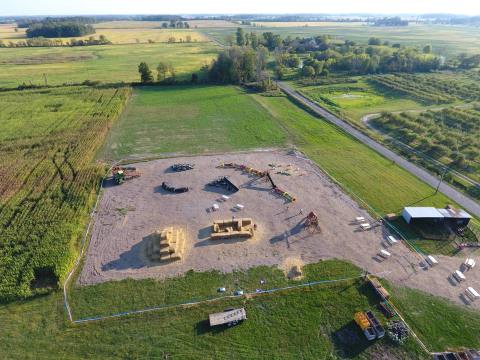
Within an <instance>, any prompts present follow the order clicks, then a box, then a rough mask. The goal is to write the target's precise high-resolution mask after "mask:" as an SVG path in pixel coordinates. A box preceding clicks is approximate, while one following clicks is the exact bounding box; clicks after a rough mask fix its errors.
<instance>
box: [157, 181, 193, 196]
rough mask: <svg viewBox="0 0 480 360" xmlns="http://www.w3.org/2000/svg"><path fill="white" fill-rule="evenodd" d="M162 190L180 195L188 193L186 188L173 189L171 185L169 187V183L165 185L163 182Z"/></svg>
mask: <svg viewBox="0 0 480 360" xmlns="http://www.w3.org/2000/svg"><path fill="white" fill-rule="evenodd" d="M162 189H163V190H165V191H169V192H171V193H174V194H181V193H184V192H187V191H188V187H186V186H180V187H175V186H173V185H170V184H169V183H166V182H165V181H164V182H162Z"/></svg>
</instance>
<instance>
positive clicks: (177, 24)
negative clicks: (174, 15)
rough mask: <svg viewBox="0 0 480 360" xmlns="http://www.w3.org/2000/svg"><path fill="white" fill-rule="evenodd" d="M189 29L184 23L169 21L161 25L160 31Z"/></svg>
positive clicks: (188, 25) (186, 23) (187, 24)
mask: <svg viewBox="0 0 480 360" xmlns="http://www.w3.org/2000/svg"><path fill="white" fill-rule="evenodd" d="M169 28H170V29H190V24H189V23H188V22H186V21H177V20H170V22H164V23H162V29H169Z"/></svg>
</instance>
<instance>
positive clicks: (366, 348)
mask: <svg viewBox="0 0 480 360" xmlns="http://www.w3.org/2000/svg"><path fill="white" fill-rule="evenodd" d="M359 272H360V270H359V269H358V268H356V267H354V266H353V265H350V264H348V263H343V262H338V261H325V262H320V263H318V264H315V265H309V266H307V267H306V268H305V274H306V276H307V279H309V278H312V279H335V278H341V277H343V276H346V277H349V276H358V274H359ZM261 278H264V279H265V280H266V283H265V284H264V285H260V283H259V281H260V279H261ZM227 279H228V280H229V283H225V281H226V280H227ZM236 279H238V280H239V281H238V282H237V281H235V280H236ZM286 283H287V280H285V275H284V273H283V272H282V271H280V270H278V269H273V268H267V267H260V268H254V269H250V270H248V271H246V272H244V273H235V274H228V275H227V276H225V275H224V274H220V273H216V272H211V273H189V274H187V275H186V277H185V278H177V279H171V280H166V281H164V282H159V281H153V280H142V281H132V280H127V281H122V282H115V283H106V284H101V285H95V286H90V287H85V288H79V289H78V290H77V291H76V293H75V297H76V298H77V301H76V302H75V303H74V304H73V311H74V313H77V314H78V313H79V312H80V313H81V312H83V311H85V310H87V309H88V308H90V310H95V304H96V305H97V310H98V311H99V312H104V311H105V310H107V311H111V310H115V309H116V308H118V306H119V304H120V307H122V305H123V306H125V305H127V306H128V304H130V305H141V304H142V303H143V304H144V305H146V304H151V303H152V302H153V303H154V304H155V302H156V301H158V302H157V303H156V304H157V305H161V304H164V303H165V302H163V301H164V300H172V301H174V300H179V299H181V298H182V297H184V293H185V294H188V293H190V292H192V291H193V290H197V291H198V292H199V293H204V292H205V291H206V290H207V291H210V292H211V293H216V288H217V287H219V286H227V288H228V292H229V293H230V292H231V291H232V290H233V289H235V288H236V286H239V287H242V288H243V286H245V285H247V284H248V285H249V288H250V289H249V290H252V289H254V288H255V286H256V287H262V288H272V287H275V286H276V285H286ZM119 294H120V295H119ZM217 296H218V294H217ZM378 301H379V300H378V298H377V297H375V295H374V294H373V291H372V290H371V288H370V287H369V286H368V285H366V284H365V283H364V282H363V281H362V280H351V281H346V282H341V283H338V284H325V285H319V286H312V287H308V288H303V289H297V290H290V291H283V292H278V293H274V294H271V295H262V296H258V297H253V298H239V299H230V300H222V301H219V302H212V303H207V304H202V305H197V306H192V307H186V308H181V307H179V308H173V309H168V310H162V311H157V312H149V313H145V314H141V315H133V316H128V317H123V318H118V319H111V320H104V321H99V322H94V323H90V324H78V325H70V324H68V323H66V322H65V321H64V317H63V314H62V312H63V307H62V302H61V296H60V293H57V294H53V295H49V296H45V297H43V298H37V299H34V300H31V301H28V302H23V303H17V304H11V305H6V306H3V307H0V321H2V323H3V324H4V325H3V326H2V333H3V337H2V339H3V341H2V342H0V353H2V354H4V355H5V356H6V357H7V358H14V359H17V358H18V359H25V358H30V357H34V358H68V359H84V358H97V359H98V358H122V359H147V358H148V359H165V358H167V359H170V358H171V359H199V358H202V357H203V358H205V359H335V358H337V357H335V356H340V357H347V358H352V359H365V360H367V359H372V357H373V356H374V355H375V354H378V353H382V354H385V353H386V354H389V355H390V356H391V357H392V358H396V359H407V358H411V359H428V357H427V356H426V355H425V354H423V353H422V352H421V350H420V348H419V346H418V345H417V343H416V342H415V341H414V340H413V339H410V340H409V341H408V342H407V343H406V345H405V346H403V347H395V346H392V345H391V344H390V343H389V341H388V340H387V339H386V338H385V339H383V340H380V341H374V342H368V341H367V340H366V339H365V337H364V336H363V334H362V333H361V331H360V329H359V328H358V327H357V326H356V325H355V323H354V322H353V320H352V317H353V314H354V313H355V312H356V311H360V310H364V309H372V310H373V311H377V310H376V309H375V304H376V303H377V302H378ZM228 307H245V309H246V311H247V317H248V319H247V320H246V321H245V322H244V323H242V324H240V325H239V326H236V327H232V328H228V327H219V328H216V329H211V328H210V327H209V324H208V314H210V313H214V312H218V311H222V310H223V309H226V308H228ZM134 308H135V307H134ZM89 314H91V315H94V314H95V313H93V314H92V312H89ZM377 315H378V316H379V319H381V320H382V321H385V319H384V318H383V316H381V314H380V313H378V312H377ZM439 318H440V319H441V315H440V314H437V315H436V316H434V317H433V318H432V322H433V324H434V327H435V328H438V326H440V324H441V323H440V322H439ZM475 321H476V319H475ZM451 336H456V335H455V334H450V333H448V334H446V338H447V339H448V338H449V337H451ZM447 343H448V340H447ZM476 344H477V342H476V341H474V340H473V341H472V340H469V341H468V342H465V345H467V346H474V345H476Z"/></svg>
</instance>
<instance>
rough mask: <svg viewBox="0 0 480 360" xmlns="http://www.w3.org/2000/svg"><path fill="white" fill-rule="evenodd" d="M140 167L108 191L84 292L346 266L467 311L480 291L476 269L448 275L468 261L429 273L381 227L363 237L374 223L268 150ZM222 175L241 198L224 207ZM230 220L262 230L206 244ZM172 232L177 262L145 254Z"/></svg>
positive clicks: (444, 262)
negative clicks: (327, 262)
mask: <svg viewBox="0 0 480 360" xmlns="http://www.w3.org/2000/svg"><path fill="white" fill-rule="evenodd" d="M230 162H235V163H238V164H245V165H248V166H251V167H253V168H257V169H259V170H265V169H270V174H271V175H272V178H273V180H274V181H275V182H276V184H277V186H278V187H279V188H282V189H283V190H285V191H287V192H289V193H290V194H292V195H293V196H295V197H296V199H297V201H296V202H294V203H288V202H286V201H285V199H284V198H282V197H280V196H278V195H275V194H274V193H272V191H271V190H270V187H269V183H267V182H265V181H264V180H258V179H257V178H256V177H253V176H249V175H247V174H245V173H242V172H241V171H238V170H233V169H221V168H217V166H218V165H219V164H221V163H230ZM174 163H193V164H195V169H194V170H190V171H186V172H181V173H175V172H171V171H170V170H169V167H170V165H172V164H174ZM271 165H275V167H272V166H271ZM288 165H290V166H288ZM136 167H137V169H138V170H139V171H140V172H141V173H142V176H141V177H140V178H138V179H134V180H131V181H128V182H126V183H124V184H123V185H121V186H112V184H108V183H107V184H106V186H105V189H104V194H103V197H102V199H101V201H100V204H99V208H98V213H97V218H96V221H95V224H94V227H93V232H92V238H91V242H90V247H89V249H88V252H87V257H86V261H85V265H84V267H83V270H82V273H81V275H80V277H79V283H80V284H94V283H99V282H103V281H108V280H118V279H123V278H127V277H131V278H147V277H153V278H166V277H173V276H177V275H180V274H183V273H184V272H186V271H188V270H190V269H194V270H196V271H203V270H210V269H217V270H220V271H225V272H228V271H232V270H236V269H245V268H249V267H252V266H256V265H280V266H282V267H283V266H285V264H288V263H299V262H300V263H311V262H317V261H319V260H321V259H327V258H339V259H347V260H350V261H351V262H353V263H354V264H356V265H357V266H359V267H361V268H364V269H366V270H368V271H370V272H372V273H377V272H383V271H385V272H386V273H384V275H383V276H384V277H385V278H387V279H389V280H392V281H394V282H397V283H400V284H402V285H406V286H410V287H414V288H418V289H421V290H424V291H427V292H430V293H432V294H435V295H440V296H443V297H447V298H450V299H451V300H453V301H455V302H458V303H464V301H462V299H461V297H460V296H459V295H460V294H461V292H462V290H464V289H465V288H466V286H473V287H474V288H477V289H480V276H479V275H478V271H476V270H477V269H476V268H475V270H472V271H470V272H469V273H467V282H465V283H462V284H461V285H458V284H455V283H454V282H453V281H449V280H448V276H449V274H450V273H451V272H453V271H454V270H456V269H457V268H458V267H459V266H460V264H461V262H462V259H461V258H447V257H437V259H438V260H439V264H438V265H437V266H436V267H434V268H430V269H428V270H424V269H423V267H422V265H423V264H422V258H421V257H420V256H419V255H417V254H415V253H414V252H412V251H411V250H410V249H408V248H407V246H405V245H404V244H402V243H400V244H397V245H395V246H394V247H387V246H386V245H384V238H385V237H386V236H387V235H388V233H387V232H386V231H385V229H384V228H383V227H381V226H379V227H376V228H374V229H372V230H370V231H362V230H360V229H359V227H358V224H356V223H355V222H354V219H355V217H357V216H363V217H365V218H367V219H370V217H369V215H368V213H367V212H366V211H365V210H363V209H360V208H359V206H358V204H357V203H355V202H354V201H353V200H352V199H351V198H350V197H348V196H347V195H345V194H344V193H343V192H342V191H341V190H340V189H339V188H338V187H337V186H336V185H334V184H333V183H332V182H331V181H330V180H329V179H328V178H327V177H326V176H325V175H324V174H323V173H321V172H320V171H319V169H318V168H317V167H315V166H314V165H313V164H312V163H311V162H310V161H309V160H308V159H305V158H303V157H302V156H301V155H299V154H297V153H294V152H288V153H287V152H273V151H264V152H253V153H236V154H226V155H212V156H199V157H185V158H174V159H162V160H155V161H150V162H145V163H140V164H136ZM280 173H283V174H280ZM285 173H289V174H290V175H285ZM225 175H227V176H229V179H230V180H231V181H232V182H233V183H234V184H236V185H237V186H238V187H240V191H238V192H237V193H235V194H233V195H231V194H228V195H229V196H230V199H229V200H227V201H225V202H221V201H219V198H221V195H222V194H227V193H226V192H224V191H223V190H222V189H220V188H212V187H208V186H206V184H207V183H208V182H210V181H212V180H214V179H215V178H217V177H219V176H225ZM162 181H166V182H169V183H170V184H172V185H174V186H188V187H189V188H190V191H189V192H187V193H183V194H172V193H168V192H166V191H164V190H163V189H162V188H161V183H162ZM214 203H217V204H218V205H219V210H217V211H211V207H212V205H213V204H214ZM236 204H242V205H244V209H243V210H240V211H238V210H236V209H235V205H236ZM311 210H314V211H315V212H316V213H317V214H318V216H319V218H320V229H321V230H320V231H319V232H316V233H314V234H311V233H309V232H308V231H306V230H305V229H304V227H303V221H304V218H305V216H306V214H307V213H308V212H309V211H311ZM233 216H234V217H236V218H240V217H250V218H253V221H254V222H255V223H256V224H257V226H258V231H257V232H256V234H255V237H254V238H252V239H249V240H215V241H211V240H209V235H210V229H211V224H212V222H213V220H215V219H231V218H232V217H233ZM369 221H370V222H372V220H371V219H370V220H369ZM167 226H179V227H183V228H184V229H186V233H187V239H186V245H185V252H184V255H183V258H182V260H180V261H176V262H172V263H166V264H159V263H158V262H154V261H151V260H150V259H149V258H148V257H147V256H146V247H147V245H148V242H149V241H151V234H152V233H153V232H154V231H155V230H157V229H163V228H165V227H167ZM383 248H388V251H389V252H391V253H392V257H391V258H389V259H388V260H385V261H383V262H381V261H379V259H378V258H377V257H376V254H377V253H378V251H379V249H383ZM478 303H480V302H478ZM474 306H475V307H478V306H479V305H478V304H476V305H474Z"/></svg>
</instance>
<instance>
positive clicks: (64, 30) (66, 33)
mask: <svg viewBox="0 0 480 360" xmlns="http://www.w3.org/2000/svg"><path fill="white" fill-rule="evenodd" d="M26 33H27V37H29V38H36V37H45V38H61V37H76V36H85V35H90V34H94V33H95V28H94V27H93V26H91V25H87V24H82V23H79V22H67V21H65V22H58V21H46V22H41V23H34V24H32V25H31V26H30V27H29V28H28V29H27V32H26Z"/></svg>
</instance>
